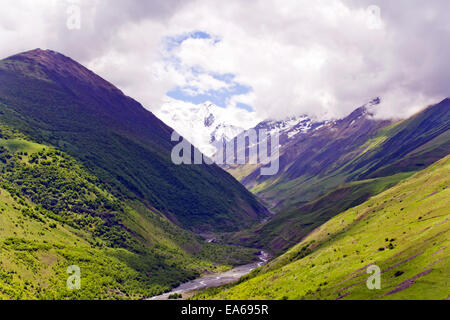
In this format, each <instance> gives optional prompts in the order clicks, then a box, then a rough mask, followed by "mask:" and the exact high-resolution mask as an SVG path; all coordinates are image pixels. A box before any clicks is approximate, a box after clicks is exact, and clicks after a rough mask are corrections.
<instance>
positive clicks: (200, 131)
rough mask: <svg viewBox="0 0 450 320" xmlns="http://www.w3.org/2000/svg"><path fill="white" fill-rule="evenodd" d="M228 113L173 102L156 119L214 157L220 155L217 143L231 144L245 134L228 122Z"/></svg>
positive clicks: (217, 108)
mask: <svg viewBox="0 0 450 320" xmlns="http://www.w3.org/2000/svg"><path fill="white" fill-rule="evenodd" d="M227 112H228V111H227V110H226V109H224V108H220V107H218V106H216V105H214V104H212V103H203V104H199V105H187V104H185V103H181V104H180V103H178V102H177V101H176V100H170V101H168V102H167V103H165V104H164V105H163V106H162V107H161V108H160V109H159V110H158V111H157V112H156V116H157V117H158V118H159V119H161V120H162V121H164V122H165V123H166V124H167V125H169V126H171V127H172V128H174V129H175V130H176V131H177V132H178V133H179V134H180V135H182V136H183V137H185V138H186V139H188V140H189V141H190V142H191V143H192V144H193V145H195V146H196V147H197V148H198V149H199V150H200V151H201V152H203V153H204V154H206V155H207V156H209V157H211V156H213V155H214V153H215V152H216V151H217V147H218V143H220V142H221V141H223V140H225V141H228V140H229V139H232V138H233V137H235V136H236V135H238V134H239V133H241V132H242V131H243V130H244V128H241V127H239V126H237V125H235V124H234V123H233V121H232V120H231V119H229V117H228V115H227Z"/></svg>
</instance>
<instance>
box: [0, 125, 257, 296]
mask: <svg viewBox="0 0 450 320" xmlns="http://www.w3.org/2000/svg"><path fill="white" fill-rule="evenodd" d="M0 131H1V133H2V136H3V137H4V139H2V140H1V141H0V299H140V298H143V297H149V296H152V295H156V294H160V293H162V292H164V291H167V290H169V289H170V288H172V287H174V286H177V285H178V284H179V283H181V282H184V281H187V280H189V279H192V278H194V277H197V276H198V275H200V274H201V273H202V272H204V271H205V270H208V271H224V270H227V269H229V268H231V267H232V266H233V265H234V264H241V263H247V262H249V261H250V260H252V259H253V258H254V255H253V253H254V251H255V250H252V249H246V248H241V247H236V246H227V245H219V244H210V243H204V242H203V240H202V239H201V238H199V237H198V236H195V235H194V234H192V233H191V232H188V231H186V230H183V229H181V228H179V227H177V226H176V225H174V224H173V223H172V222H170V221H169V220H168V219H167V218H166V217H165V216H164V215H163V214H162V213H161V212H159V211H158V210H156V209H154V208H151V207H149V206H146V205H144V204H143V203H142V202H140V201H138V200H130V199H126V198H125V199H123V198H118V197H117V195H115V194H113V193H111V191H110V190H108V189H107V188H106V187H105V185H104V184H102V183H101V181H100V180H99V179H98V178H97V177H96V176H95V175H93V174H92V173H90V172H89V171H88V170H86V168H85V167H84V166H83V165H82V164H80V162H79V161H77V160H76V159H74V158H73V157H71V156H69V155H68V154H66V153H64V152H62V151H60V150H58V149H56V148H54V147H50V146H47V145H43V144H38V143H35V142H31V141H30V140H27V139H26V138H25V136H24V135H23V134H19V133H17V132H14V131H13V130H10V128H9V127H8V126H5V125H4V124H2V123H0ZM70 265H78V266H79V267H80V268H81V271H82V289H81V290H79V291H78V290H77V291H71V290H68V289H67V287H66V280H67V278H68V274H67V272H66V269H67V267H68V266H70Z"/></svg>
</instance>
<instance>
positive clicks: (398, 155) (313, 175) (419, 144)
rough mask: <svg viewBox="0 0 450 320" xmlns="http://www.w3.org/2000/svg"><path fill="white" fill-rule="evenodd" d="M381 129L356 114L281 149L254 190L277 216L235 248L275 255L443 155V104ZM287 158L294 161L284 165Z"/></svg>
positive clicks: (447, 146)
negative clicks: (269, 174)
mask: <svg viewBox="0 0 450 320" xmlns="http://www.w3.org/2000/svg"><path fill="white" fill-rule="evenodd" d="M386 124H389V122H385V121H376V120H373V119H371V118H370V117H369V116H368V110H367V109H366V108H360V109H357V110H356V111H355V112H353V113H352V114H351V115H350V116H349V117H347V118H346V119H343V120H339V121H336V122H334V123H329V124H328V125H326V126H324V127H323V128H321V129H319V130H317V132H313V133H312V134H311V135H306V136H304V138H303V139H302V140H301V141H298V142H297V144H292V145H290V146H289V147H286V150H284V151H283V152H284V153H283V154H282V156H281V159H280V162H284V163H285V164H286V163H287V164H286V166H285V168H286V169H285V170H284V172H282V173H280V175H279V176H278V177H275V178H270V179H268V180H266V181H264V182H262V183H261V184H260V185H256V186H255V187H254V189H253V191H255V192H257V191H259V193H258V194H259V195H261V196H262V197H263V198H265V199H266V201H270V202H272V203H273V202H274V201H275V200H276V201H280V203H279V204H278V206H276V207H275V209H276V210H277V211H278V214H277V215H275V216H274V217H273V218H272V219H271V220H269V221H267V222H265V223H263V224H261V225H259V226H256V227H254V228H252V229H251V231H243V232H240V233H237V234H235V235H234V236H233V238H234V242H237V243H241V244H245V245H252V246H262V247H264V248H266V249H267V250H271V251H272V252H273V253H281V252H283V251H284V250H287V249H288V248H290V246H292V245H293V244H294V243H297V242H298V241H300V240H301V239H302V238H303V237H304V236H305V235H306V234H308V233H309V232H310V231H311V230H313V229H314V228H316V227H318V226H320V225H321V224H322V223H324V222H326V221H327V220H328V219H330V218H332V217H333V216H334V215H336V214H338V213H339V212H342V211H344V210H347V209H348V208H351V207H352V206H355V205H358V204H360V203H362V202H364V201H365V200H367V199H368V198H369V197H371V196H373V195H376V194H378V193H379V192H381V191H383V190H385V189H387V188H389V187H392V186H393V185H395V184H396V183H398V182H399V181H401V180H402V179H404V178H405V177H408V176H409V175H411V174H412V173H414V172H417V171H418V170H420V169H423V168H424V167H425V166H427V165H429V164H431V163H432V162H433V161H437V160H438V159H441V158H442V157H444V156H446V155H448V153H449V150H450V139H449V138H450V136H449V126H450V105H449V100H448V99H447V100H444V101H442V102H441V103H439V104H437V105H434V106H430V107H428V108H427V109H425V110H424V111H422V112H420V113H418V114H416V115H414V116H413V117H411V118H409V119H407V120H404V121H401V122H397V123H392V124H390V125H388V126H387V127H386V126H385V125H386ZM380 127H381V128H380ZM290 154H291V155H290ZM294 155H297V157H298V158H295V157H294ZM289 156H292V157H293V158H292V159H293V160H291V161H289V160H286V159H288V158H289ZM253 174H255V173H253ZM251 175H252V174H250V175H249V176H248V177H251ZM246 179H248V178H245V179H243V181H244V182H245V181H246Z"/></svg>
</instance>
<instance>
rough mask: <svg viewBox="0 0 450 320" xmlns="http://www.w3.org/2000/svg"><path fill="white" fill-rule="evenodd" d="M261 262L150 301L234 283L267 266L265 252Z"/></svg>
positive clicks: (209, 276)
mask: <svg viewBox="0 0 450 320" xmlns="http://www.w3.org/2000/svg"><path fill="white" fill-rule="evenodd" d="M258 258H259V261H257V262H253V263H250V264H246V265H242V266H239V267H236V268H233V269H231V270H229V271H225V272H221V273H215V274H211V275H205V276H203V277H201V278H197V279H194V280H191V281H189V282H186V283H183V284H181V285H180V286H178V287H176V288H175V289H173V290H172V291H170V292H167V293H164V294H162V295H159V296H155V297H152V298H150V299H149V300H167V299H169V296H170V295H172V294H175V293H177V294H181V295H182V296H183V298H185V297H186V295H187V296H189V295H190V293H192V292H193V291H197V290H202V289H207V288H212V287H218V286H221V285H224V284H228V283H232V282H235V281H237V280H239V279H240V278H241V277H243V276H245V275H246V274H249V273H250V272H251V271H252V270H253V269H255V268H258V267H261V266H262V265H265V264H266V263H267V262H268V261H269V255H268V254H267V252H265V251H261V252H260V254H259V255H258Z"/></svg>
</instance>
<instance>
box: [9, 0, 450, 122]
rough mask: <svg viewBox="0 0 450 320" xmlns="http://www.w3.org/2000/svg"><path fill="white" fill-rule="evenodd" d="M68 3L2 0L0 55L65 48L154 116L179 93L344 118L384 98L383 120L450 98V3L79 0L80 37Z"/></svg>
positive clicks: (264, 111)
mask: <svg viewBox="0 0 450 320" xmlns="http://www.w3.org/2000/svg"><path fill="white" fill-rule="evenodd" d="M69 5H70V2H69V1H64V0H56V1H43V0H18V1H14V2H9V3H8V4H4V6H3V10H2V11H1V12H0V54H1V55H2V56H5V57H6V56H8V55H11V54H14V53H17V52H20V51H24V50H28V49H32V48H35V47H42V48H51V49H54V50H57V51H61V52H62V53H65V54H67V55H69V56H71V57H73V58H74V59H77V60H79V61H81V62H82V63H83V64H85V65H87V66H88V67H90V68H92V69H93V70H94V71H95V72H97V73H99V74H100V75H101V76H103V77H105V78H106V79H108V80H110V81H111V82H113V83H114V84H116V85H117V86H119V87H120V88H121V89H122V90H123V91H124V92H125V93H127V94H128V95H130V96H133V97H134V98H136V99H137V100H139V101H140V102H142V103H143V104H144V105H145V106H146V107H148V108H149V109H151V110H157V109H158V108H159V106H160V105H162V103H163V102H164V99H165V98H166V94H167V92H169V91H171V90H174V89H176V88H184V90H185V91H186V92H187V93H190V94H191V95H192V96H195V95H198V94H205V93H208V92H211V91H214V92H215V91H221V90H222V91H227V90H229V89H230V86H231V87H232V86H233V85H240V86H242V87H246V88H251V90H248V91H245V92H233V91H230V93H229V96H228V98H227V99H226V102H227V105H228V106H229V107H230V108H234V107H236V106H238V105H239V104H240V103H243V104H246V105H250V106H252V107H253V109H254V110H255V111H256V114H258V116H259V117H275V118H277V117H278V118H279V117H284V116H288V115H291V114H302V113H306V114H310V115H314V116H316V117H319V118H332V117H340V116H344V115H346V114H348V113H349V112H351V111H352V110H353V109H354V108H355V107H358V106H360V105H362V104H364V103H365V102H367V101H368V100H371V99H372V98H374V97H378V96H379V97H381V98H382V103H381V105H380V106H379V107H378V108H377V115H378V116H379V117H384V118H386V117H400V118H403V117H407V116H409V115H410V114H412V113H414V112H416V111H417V110H418V109H420V108H422V107H424V106H426V105H427V104H431V103H435V102H438V101H439V100H440V99H442V98H444V97H447V96H448V95H449V92H448V83H450V75H449V73H448V70H449V69H450V68H449V67H450V62H449V59H448V56H450V55H449V54H450V52H449V51H450V42H449V41H447V40H446V39H449V36H450V21H449V19H448V17H447V12H449V9H450V2H448V1H446V0H435V1H432V2H424V1H419V0H408V1H405V0H397V1H387V0H361V1H359V0H358V1H356V0H318V1H307V0H270V1H269V0H266V1H262V0H261V1H246V2H243V1H238V0H229V1H201V0H192V1H181V0H179V1H176V0H158V1H146V2H143V1H139V0H133V1H126V2H125V1H119V0H112V1H106V0H85V1H83V0H80V1H78V5H79V6H80V8H81V13H82V28H81V29H80V30H76V31H74V30H72V31H70V30H68V29H67V27H66V20H67V7H68V6H69ZM377 9H379V12H378V11H377ZM378 13H379V14H380V15H379V16H377V14H378ZM223 75H232V82H233V84H230V83H229V82H227V81H225V80H224V79H222V78H221V76H223Z"/></svg>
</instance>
